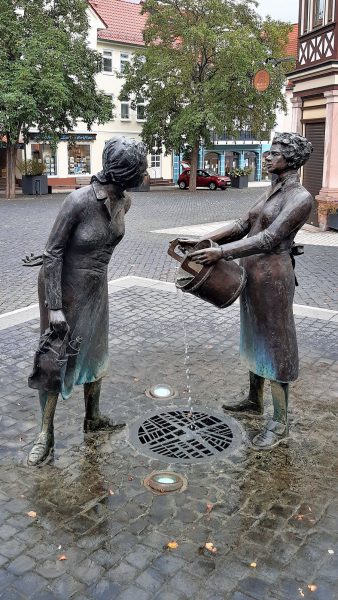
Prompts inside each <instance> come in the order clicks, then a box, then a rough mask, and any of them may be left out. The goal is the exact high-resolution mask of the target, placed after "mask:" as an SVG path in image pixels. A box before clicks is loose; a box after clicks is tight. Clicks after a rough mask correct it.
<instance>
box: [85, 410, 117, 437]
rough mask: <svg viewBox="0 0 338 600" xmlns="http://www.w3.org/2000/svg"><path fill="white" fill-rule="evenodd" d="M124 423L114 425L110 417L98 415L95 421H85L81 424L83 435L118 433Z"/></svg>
mask: <svg viewBox="0 0 338 600" xmlns="http://www.w3.org/2000/svg"><path fill="white" fill-rule="evenodd" d="M125 426H126V424H125V423H115V421H113V420H112V419H110V417H107V416H106V415H101V414H100V415H99V416H98V417H96V418H95V419H85V420H84V424H83V430H84V432H85V433H89V432H91V431H118V430H119V429H123V427H125Z"/></svg>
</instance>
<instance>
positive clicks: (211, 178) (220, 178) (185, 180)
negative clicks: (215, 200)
mask: <svg viewBox="0 0 338 600" xmlns="http://www.w3.org/2000/svg"><path fill="white" fill-rule="evenodd" d="M189 179H190V169H184V171H182V173H181V175H180V176H179V178H178V182H177V183H178V185H179V187H180V188H181V190H185V188H187V187H189ZM196 185H197V187H208V188H209V190H217V188H221V190H225V189H226V188H227V187H230V186H231V179H230V177H227V176H226V175H211V174H210V173H208V171H204V169H198V170H197V181H196Z"/></svg>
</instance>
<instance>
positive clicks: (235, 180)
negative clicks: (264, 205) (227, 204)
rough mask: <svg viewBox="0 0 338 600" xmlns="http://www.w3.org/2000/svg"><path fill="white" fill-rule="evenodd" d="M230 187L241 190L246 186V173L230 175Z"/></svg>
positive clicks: (247, 178)
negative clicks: (237, 175) (235, 175)
mask: <svg viewBox="0 0 338 600" xmlns="http://www.w3.org/2000/svg"><path fill="white" fill-rule="evenodd" d="M230 179H231V187H233V188H237V189H238V190H242V189H243V188H247V187H248V182H249V177H248V175H240V176H239V177H230Z"/></svg>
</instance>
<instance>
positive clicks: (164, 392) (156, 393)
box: [145, 383, 177, 400]
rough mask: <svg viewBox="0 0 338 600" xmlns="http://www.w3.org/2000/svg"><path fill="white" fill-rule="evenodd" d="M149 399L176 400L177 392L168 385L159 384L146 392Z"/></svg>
mask: <svg viewBox="0 0 338 600" xmlns="http://www.w3.org/2000/svg"><path fill="white" fill-rule="evenodd" d="M145 394H146V396H148V398H157V399H159V400H168V399H169V398H175V396H176V395H177V392H176V391H175V390H174V389H173V388H172V387H171V386H170V385H167V384H166V383H157V384H156V385H152V386H151V387H150V388H147V389H146V391H145Z"/></svg>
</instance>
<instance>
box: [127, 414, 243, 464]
mask: <svg viewBox="0 0 338 600" xmlns="http://www.w3.org/2000/svg"><path fill="white" fill-rule="evenodd" d="M193 415H194V420H193V421H192V418H191V413H190V412H189V410H179V409H171V410H168V411H156V412H153V413H150V414H149V415H146V416H145V417H142V419H139V420H138V421H137V422H136V423H135V424H134V425H133V426H132V427H131V441H132V442H133V444H134V445H135V446H136V447H138V448H139V449H140V450H141V452H143V453H144V454H147V455H148V456H151V457H152V458H158V459H166V460H167V461H168V462H169V463H195V462H206V461H209V460H211V459H214V458H222V457H224V456H226V455H227V454H230V453H232V452H234V451H235V450H237V448H238V447H239V446H240V444H241V442H242V431H241V428H240V426H239V424H238V423H237V421H235V420H234V419H232V418H231V417H223V415H217V414H214V413H213V414H212V413H206V412H201V411H198V412H194V413H193Z"/></svg>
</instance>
